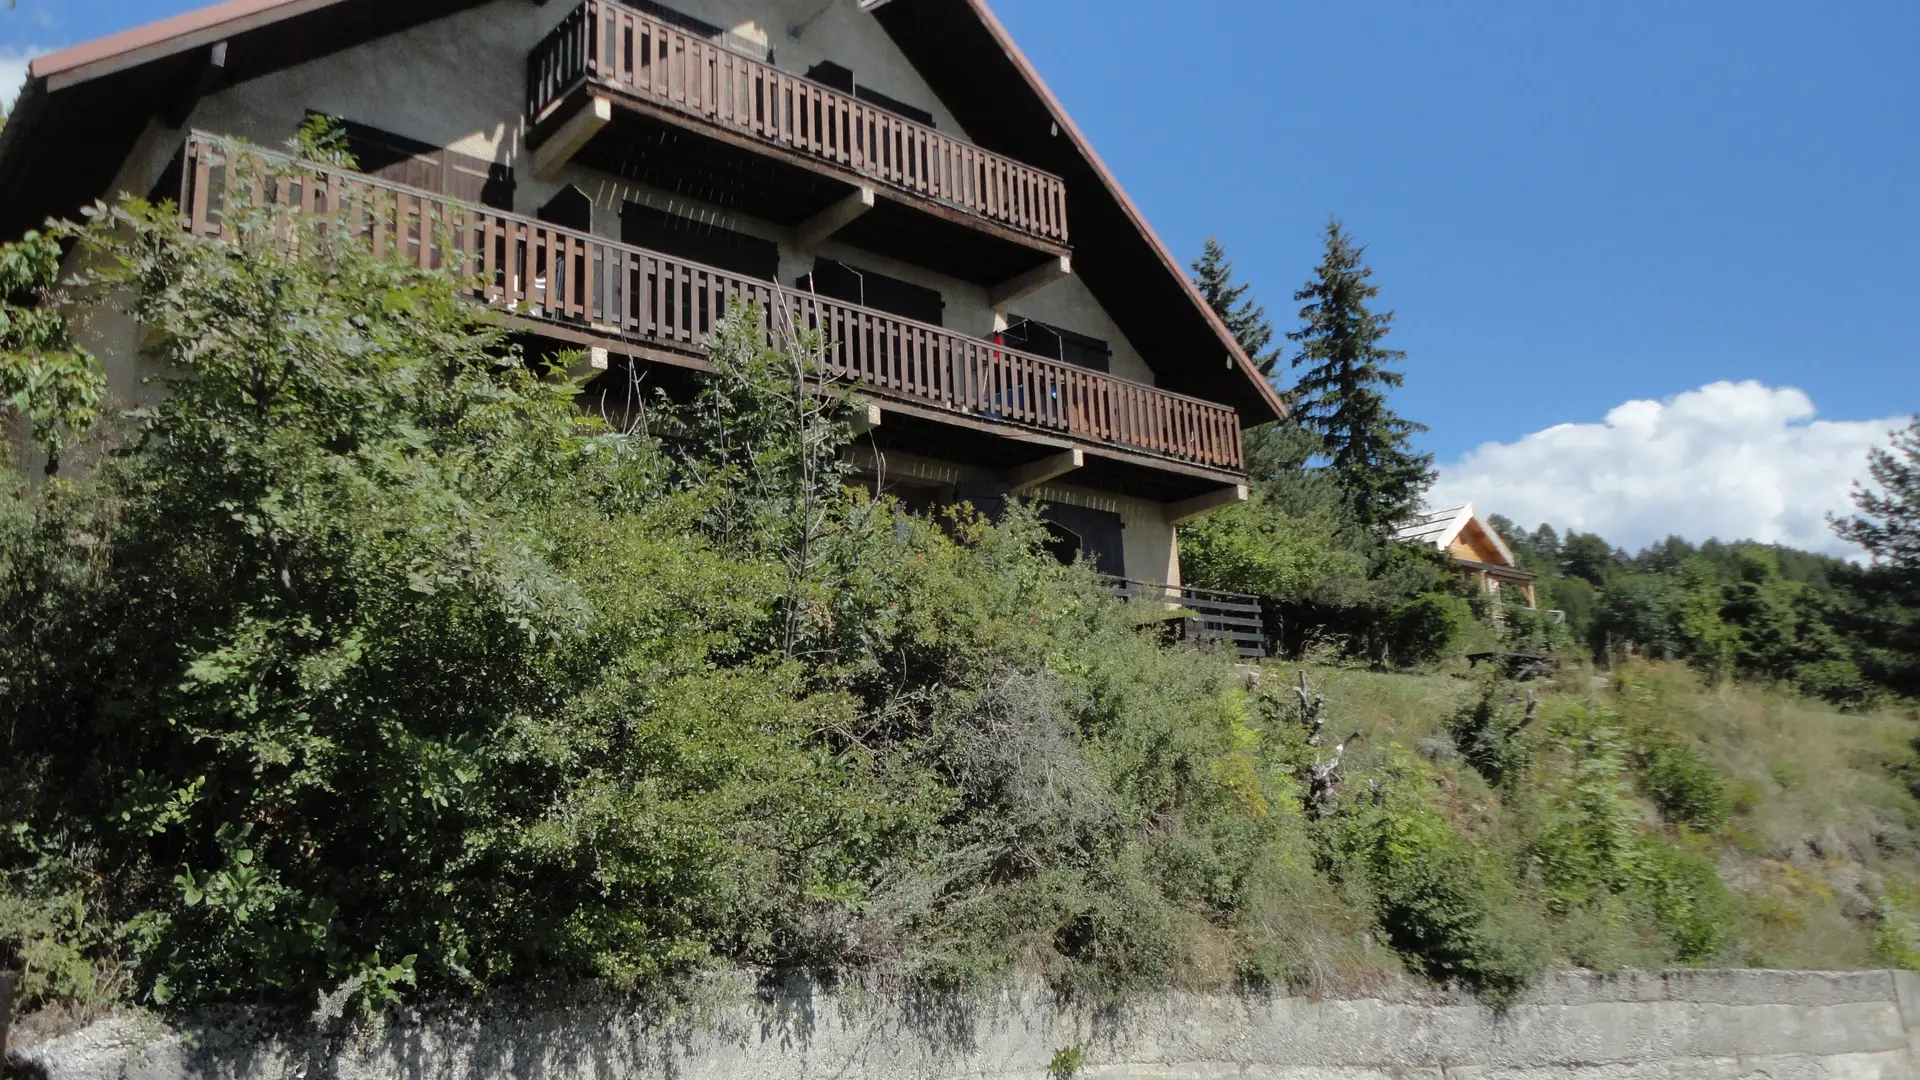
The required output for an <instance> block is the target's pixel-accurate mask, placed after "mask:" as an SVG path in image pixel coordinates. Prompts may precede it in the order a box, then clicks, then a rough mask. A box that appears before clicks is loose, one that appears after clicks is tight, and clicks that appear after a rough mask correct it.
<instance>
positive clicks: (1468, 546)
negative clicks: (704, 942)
mask: <svg viewBox="0 0 1920 1080" xmlns="http://www.w3.org/2000/svg"><path fill="white" fill-rule="evenodd" d="M1394 535H1395V536H1397V537H1398V538H1399V539H1401V540H1405V541H1409V542H1412V543H1416V544H1431V545H1432V546H1434V547H1436V548H1439V549H1440V550H1441V551H1443V552H1445V553H1446V554H1447V556H1448V557H1449V558H1451V559H1452V560H1453V565H1454V567H1455V568H1457V569H1458V570H1459V571H1460V573H1461V575H1462V576H1464V577H1465V578H1466V579H1467V580H1468V581H1471V582H1473V583H1474V584H1475V585H1478V586H1479V587H1480V588H1482V589H1485V590H1486V591H1487V592H1488V593H1489V594H1492V595H1494V596H1496V597H1497V596H1499V595H1500V592H1501V588H1502V586H1506V587H1509V588H1515V589H1519V590H1520V594H1521V596H1523V597H1524V598H1525V603H1526V605H1527V607H1529V608H1535V609H1537V608H1538V607H1539V606H1540V599H1539V596H1538V595H1537V594H1536V593H1535V591H1534V576H1533V575H1532V574H1529V573H1527V572H1526V571H1524V570H1522V569H1520V564H1519V563H1518V562H1516V561H1515V560H1514V557H1513V549H1512V548H1509V547H1508V546H1507V542H1506V541H1505V540H1502V539H1500V534H1499V533H1497V532H1495V531H1494V529H1493V526H1491V525H1489V524H1487V521H1486V519H1485V518H1483V517H1481V516H1480V515H1479V514H1477V513H1475V512H1474V509H1473V504H1472V503H1466V504H1464V505H1461V506H1455V507H1451V508H1449V509H1446V510H1434V511H1429V512H1428V513H1425V514H1422V515H1421V516H1419V517H1417V518H1415V519H1413V520H1412V521H1409V522H1407V523H1406V524H1405V525H1402V526H1400V528H1399V530H1398V531H1397V532H1396V533H1395V534H1394Z"/></svg>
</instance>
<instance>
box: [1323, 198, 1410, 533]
mask: <svg viewBox="0 0 1920 1080" xmlns="http://www.w3.org/2000/svg"><path fill="white" fill-rule="evenodd" d="M1326 241H1327V251H1326V256H1325V257H1324V258H1323V259H1322V260H1321V262H1320V266H1319V268H1318V269H1317V270H1316V271H1315V272H1314V276H1313V278H1312V280H1310V281H1308V282H1307V284H1306V286H1305V287H1303V288H1302V289H1301V290H1300V291H1299V292H1297V293H1295V294H1294V297H1293V298H1294V299H1295V300H1302V301H1306V306H1305V307H1303V308H1301V309H1300V318H1301V319H1302V320H1304V323H1305V325H1303V326H1302V327H1301V328H1300V329H1299V330H1297V331H1294V332H1293V333H1290V334H1288V335H1287V337H1288V338H1289V339H1291V340H1293V341H1297V342H1299V343H1300V352H1299V353H1298V354H1297V355H1296V356H1295V357H1294V358H1293V366H1294V367H1296V368H1305V371H1304V372H1303V373H1302V374H1301V376H1300V381H1299V382H1298V383H1297V384H1296V385H1295V386H1294V388H1293V390H1292V391H1291V392H1290V394H1289V396H1290V398H1291V401H1290V402H1289V404H1290V405H1292V407H1293V409H1294V415H1295V417H1296V418H1297V419H1298V420H1299V422H1300V425H1301V426H1302V427H1304V428H1306V429H1307V430H1308V431H1310V432H1313V433H1314V434H1315V435H1317V436H1319V438H1320V448H1321V453H1322V455H1324V457H1325V458H1326V459H1327V461H1328V463H1329V464H1330V466H1331V468H1332V470H1333V473H1334V476H1335V478H1336V479H1337V480H1338V481H1339V483H1340V486H1341V488H1342V490H1343V491H1344V492H1345V494H1346V497H1347V501H1348V504H1349V505H1350V506H1351V508H1352V511H1353V515H1354V517H1355V518H1356V519H1357V520H1359V521H1360V522H1361V523H1362V524H1364V525H1366V526H1367V527H1369V528H1373V529H1385V528H1389V527H1391V526H1392V525H1394V524H1395V523H1396V522H1398V521H1400V520H1402V519H1404V518H1405V517H1407V516H1408V515H1409V514H1411V513H1412V512H1413V511H1414V510H1415V509H1416V508H1417V507H1418V506H1419V503H1420V499H1421V497H1422V495H1424V494H1425V492H1426V489H1427V485H1429V484H1430V483H1432V482H1433V475H1434V474H1433V455H1431V454H1421V453H1416V452H1415V451H1414V450H1413V448H1412V446H1411V445H1410V443H1409V438H1410V437H1411V436H1412V435H1414V434H1415V433H1416V432H1421V431H1425V430H1427V429H1426V426H1425V425H1423V424H1416V423H1414V422H1412V421H1410V420H1406V419H1403V418H1401V417H1400V416H1398V415H1396V414H1395V413H1394V412H1393V410H1392V409H1390V408H1388V407H1387V398H1386V391H1387V390H1390V389H1394V388H1397V387H1398V386H1400V384H1401V382H1402V376H1401V374H1400V372H1399V370H1398V369H1397V367H1396V365H1398V364H1399V363H1400V362H1401V361H1403V360H1405V359H1406V354H1405V353H1404V352H1401V351H1400V350H1398V349H1388V348H1383V347H1382V346H1381V344H1380V343H1381V340H1382V339H1383V338H1385V337H1386V336H1387V333H1388V330H1389V328H1390V327H1391V324H1392V322H1393V313H1392V312H1390V311H1384V312H1379V313H1375V312H1374V311H1372V310H1370V309H1369V308H1368V306H1367V304H1368V301H1370V300H1372V299H1373V298H1374V297H1375V296H1377V295H1379V292H1380V288H1379V286H1377V285H1371V284H1368V281H1367V279H1368V278H1370V277H1372V276H1373V271H1372V270H1371V269H1369V268H1368V267H1367V266H1366V265H1365V264H1364V263H1363V262H1362V261H1361V260H1362V258H1363V256H1364V255H1365V254H1366V249H1365V248H1363V247H1360V246H1358V245H1356V244H1354V243H1353V241H1352V240H1351V238H1349V237H1348V236H1347V233H1346V230H1345V229H1344V228H1342V226H1341V224H1340V222H1339V221H1337V220H1336V221H1329V222H1327V232H1326Z"/></svg>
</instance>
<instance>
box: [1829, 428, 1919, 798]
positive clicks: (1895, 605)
mask: <svg viewBox="0 0 1920 1080" xmlns="http://www.w3.org/2000/svg"><path fill="white" fill-rule="evenodd" d="M1867 473H1868V475H1869V476H1870V477H1871V483H1858V484H1856V485H1855V486H1854V491H1853V503H1854V506H1855V507H1856V508H1857V509H1858V510H1859V513H1857V514H1855V515H1854V516H1852V517H1847V518H1842V517H1838V516H1834V515H1829V517H1828V520H1829V521H1830V522H1831V523H1832V525H1833V530H1834V532H1836V533H1838V534H1839V535H1840V538H1841V539H1843V540H1849V541H1852V542H1853V543H1856V544H1859V545H1860V546H1861V547H1863V548H1865V549H1866V550H1867V554H1868V555H1870V556H1871V557H1872V561H1871V562H1870V563H1869V564H1868V565H1866V566H1854V567H1846V568H1844V569H1842V570H1840V571H1839V572H1838V573H1837V574H1836V575H1835V577H1836V578H1837V584H1839V586H1840V587H1841V590H1842V591H1843V592H1844V593H1845V594H1846V596H1847V597H1848V599H1849V601H1850V602H1849V603H1848V604H1847V605H1846V608H1847V610H1846V612H1845V615H1844V619H1845V621H1846V623H1847V625H1848V628H1849V629H1850V630H1851V631H1852V632H1853V633H1854V635H1855V636H1856V637H1858V638H1859V639H1861V640H1862V641H1864V642H1865V643H1866V646H1867V648H1866V650H1865V655H1864V656H1863V657H1862V660H1863V665H1862V666H1864V667H1866V668H1867V669H1868V671H1869V674H1870V675H1872V677H1873V678H1874V679H1875V680H1876V681H1878V682H1880V683H1881V684H1882V685H1885V686H1889V687H1891V688H1892V689H1894V690H1895V691H1897V692H1899V693H1902V694H1907V695H1909V696H1914V697H1920V417H1915V418H1914V419H1913V421H1912V423H1910V424H1909V425H1908V426H1907V427H1906V428H1905V429H1904V430H1901V431H1896V432H1894V433H1893V441H1892V445H1891V447H1890V448H1885V449H1876V450H1874V451H1873V452H1872V453H1871V454H1870V455H1869V456H1868V458H1867ZM1915 745H1916V746H1920V742H1916V744H1915ZM1909 785H1910V786H1912V787H1913V788H1914V790H1915V791H1916V792H1920V778H1916V779H1914V780H1910V781H1909Z"/></svg>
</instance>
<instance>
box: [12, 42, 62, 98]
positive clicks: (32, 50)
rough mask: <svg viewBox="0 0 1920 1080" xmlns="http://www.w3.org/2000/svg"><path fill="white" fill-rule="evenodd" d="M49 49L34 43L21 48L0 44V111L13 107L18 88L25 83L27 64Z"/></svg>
mask: <svg viewBox="0 0 1920 1080" xmlns="http://www.w3.org/2000/svg"><path fill="white" fill-rule="evenodd" d="M51 51H52V50H51V49H42V48H40V47H38V46H35V45H29V46H27V47H25V48H21V47H20V46H17V45H6V46H0V111H7V110H11V109H12V108H13V103H14V101H15V100H17V99H18V98H19V97H20V88H21V87H23V86H25V85H26V84H27V65H28V64H30V63H32V62H33V58H34V57H36V56H44V55H46V54H47V53H49V52H51Z"/></svg>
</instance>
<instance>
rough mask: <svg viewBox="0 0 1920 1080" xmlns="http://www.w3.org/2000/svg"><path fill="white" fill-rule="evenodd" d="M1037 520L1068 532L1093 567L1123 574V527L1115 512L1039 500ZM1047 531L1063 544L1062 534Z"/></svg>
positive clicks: (1125, 566)
mask: <svg viewBox="0 0 1920 1080" xmlns="http://www.w3.org/2000/svg"><path fill="white" fill-rule="evenodd" d="M1040 520H1041V521H1043V522H1046V523H1047V524H1049V525H1051V526H1053V527H1054V529H1058V530H1063V531H1064V532H1067V533H1070V534H1072V536H1073V537H1074V538H1075V539H1076V540H1077V541H1078V547H1079V551H1078V553H1079V554H1082V555H1085V556H1086V557H1087V559H1088V561H1090V562H1092V563H1093V568H1094V569H1095V570H1098V571H1100V572H1101V573H1103V574H1112V575H1113V576H1115V577H1125V576H1127V560H1126V557H1125V554H1124V550H1125V540H1124V529H1123V528H1122V526H1121V523H1120V515H1119V514H1116V513H1113V512H1112V511H1109V510H1089V509H1087V508H1086V507H1084V506H1069V505H1068V504H1066V503H1054V502H1043V503H1041V504H1040ZM1048 531H1049V532H1050V533H1052V536H1053V538H1054V539H1055V540H1056V541H1058V542H1062V544H1063V546H1064V541H1065V539H1066V538H1065V537H1063V536H1061V535H1060V533H1059V532H1055V531H1054V530H1053V529H1050V530H1048ZM1049 547H1050V548H1051V547H1052V545H1049ZM1056 554H1057V553H1056Z"/></svg>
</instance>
